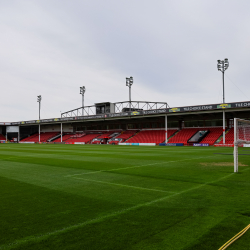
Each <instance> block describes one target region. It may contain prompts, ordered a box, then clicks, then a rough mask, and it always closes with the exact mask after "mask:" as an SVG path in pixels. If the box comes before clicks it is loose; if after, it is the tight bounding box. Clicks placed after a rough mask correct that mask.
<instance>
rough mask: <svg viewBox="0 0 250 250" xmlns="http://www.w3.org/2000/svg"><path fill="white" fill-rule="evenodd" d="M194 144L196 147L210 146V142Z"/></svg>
mask: <svg viewBox="0 0 250 250" xmlns="http://www.w3.org/2000/svg"><path fill="white" fill-rule="evenodd" d="M193 146H194V147H208V146H209V144H208V143H194V144H193Z"/></svg>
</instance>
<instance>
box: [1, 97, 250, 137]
mask: <svg viewBox="0 0 250 250" xmlns="http://www.w3.org/2000/svg"><path fill="white" fill-rule="evenodd" d="M129 104H130V105H131V106H130V107H131V110H129V108H128V105H129ZM223 112H225V115H226V116H225V126H226V127H227V128H231V127H232V126H233V119H234V118H243V119H250V101H245V102H234V103H223V104H221V103H219V104H208V105H195V106H185V107H174V108H170V107H169V106H168V104H167V103H164V102H141V101H137V102H135V101H133V102H131V103H130V102H119V103H110V102H105V103H96V104H95V105H93V106H87V107H80V108H78V109H74V110H70V111H67V112H64V113H62V114H61V117H59V118H51V119H41V120H31V121H19V122H11V123H0V134H3V135H5V136H7V138H8V139H9V140H11V139H12V138H15V137H17V138H18V139H17V141H19V140H21V139H22V138H25V137H27V136H29V135H31V134H33V133H37V132H38V130H39V131H40V128H41V132H43V131H58V132H61V134H62V133H63V132H65V131H66V132H77V131H81V132H83V131H97V130H101V131H110V130H127V129H137V130H141V129H165V131H167V129H169V128H176V129H178V130H181V129H182V128H184V127H185V128H187V127H216V126H222V125H223V115H222V113H223ZM14 126H15V127H18V128H19V129H18V134H16V133H17V132H16V131H15V132H10V133H8V130H9V129H10V128H11V127H14ZM10 131H11V129H10Z"/></svg>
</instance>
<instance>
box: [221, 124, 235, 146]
mask: <svg viewBox="0 0 250 250" xmlns="http://www.w3.org/2000/svg"><path fill="white" fill-rule="evenodd" d="M233 143H234V128H230V129H229V130H228V131H227V133H226V135H225V144H233ZM218 144H223V138H221V140H220V142H219V143H218Z"/></svg>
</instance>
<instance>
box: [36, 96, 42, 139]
mask: <svg viewBox="0 0 250 250" xmlns="http://www.w3.org/2000/svg"><path fill="white" fill-rule="evenodd" d="M41 101H42V96H41V95H38V96H37V102H38V103H39V142H40V134H41V129H40V111H41Z"/></svg>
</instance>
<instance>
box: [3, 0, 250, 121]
mask: <svg viewBox="0 0 250 250" xmlns="http://www.w3.org/2000/svg"><path fill="white" fill-rule="evenodd" d="M249 12H250V1H249V0H237V1H236V0H221V1H218V0H189V1H187V0H171V1H170V0H156V1H152V0H118V1H117V0H105V1H103V0H91V1H90V0H30V1H29V0H21V1H20V0H0V81H1V92H0V93H1V95H0V122H12V121H13V122H14V121H23V120H34V119H38V103H37V95H42V109H41V118H55V117H60V115H61V113H60V112H65V111H68V110H71V109H74V108H78V107H80V106H81V100H82V99H81V95H80V94H79V87H80V86H85V87H86V93H85V105H86V106H87V105H93V104H94V103H97V102H120V101H127V100H128V99H129V97H128V96H129V95H128V94H129V90H128V87H126V84H125V78H126V77H130V76H133V77H134V84H133V86H132V100H136V101H140V100H141V101H159V102H168V104H169V105H170V107H179V106H189V105H200V104H212V103H221V102H222V73H221V72H219V71H218V70H217V60H218V59H224V58H228V59H229V68H228V70H227V71H226V72H225V96H226V102H238V101H250V84H249V77H250V65H249V64H250V60H249V59H250V25H249V24H250V15H249Z"/></svg>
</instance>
